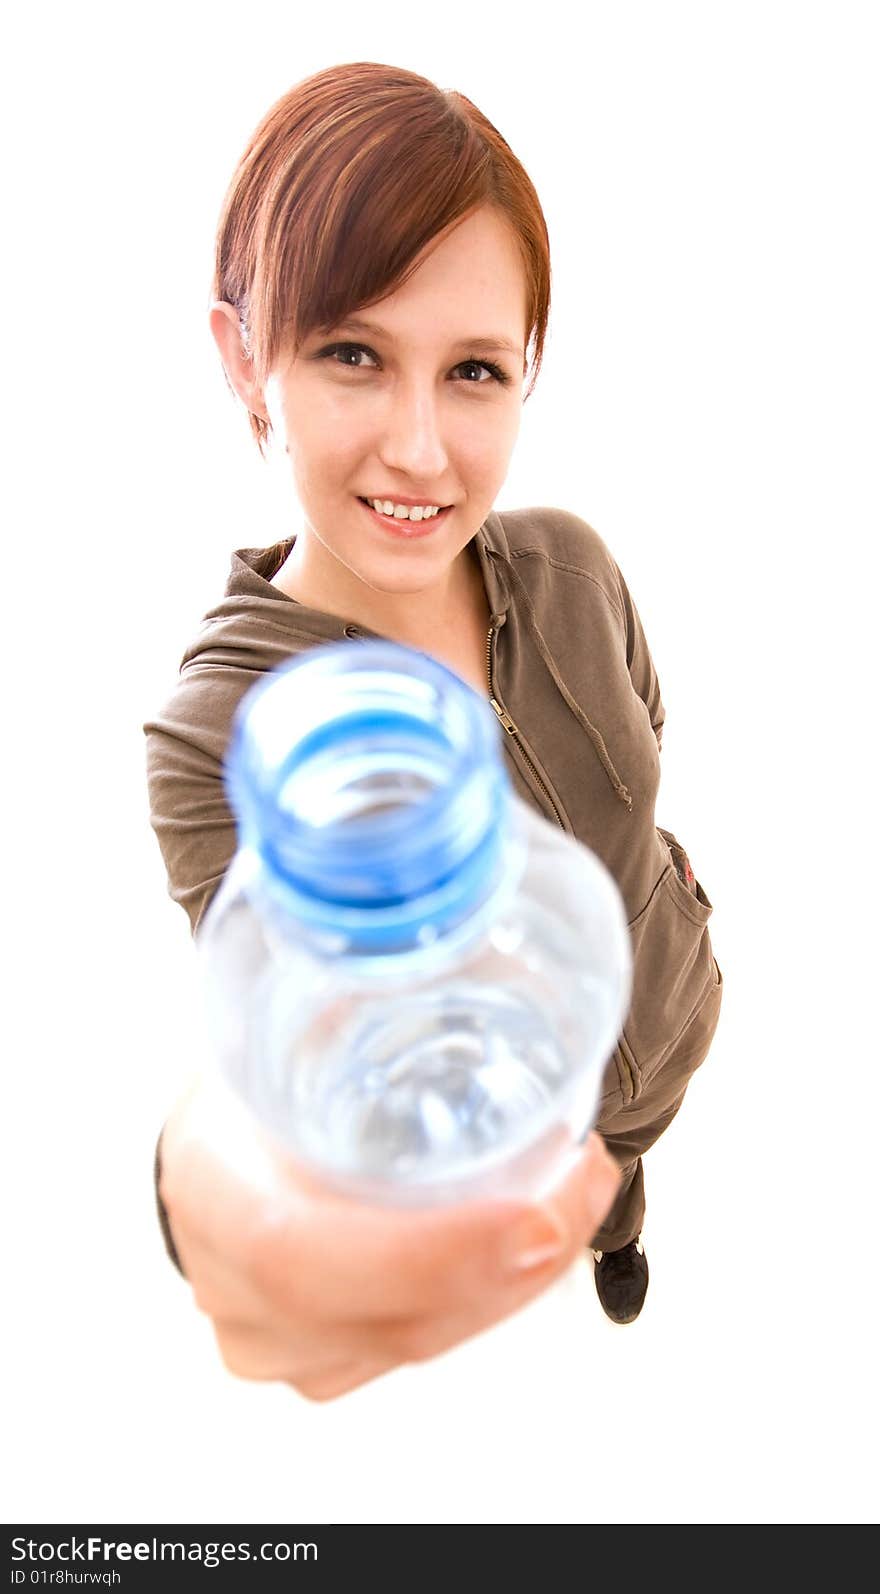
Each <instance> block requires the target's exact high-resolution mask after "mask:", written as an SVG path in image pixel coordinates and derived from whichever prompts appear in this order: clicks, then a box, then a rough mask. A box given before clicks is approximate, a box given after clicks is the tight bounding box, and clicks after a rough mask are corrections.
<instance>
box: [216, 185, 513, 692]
mask: <svg viewBox="0 0 880 1594" xmlns="http://www.w3.org/2000/svg"><path fill="white" fill-rule="evenodd" d="M527 301H528V288H527V284H526V280H525V276H524V271H523V254H522V249H521V248H520V247H519V246H518V244H517V241H516V238H515V235H514V233H513V231H512V228H511V225H510V222H509V220H508V219H507V218H506V217H505V216H504V215H502V213H501V212H500V211H499V210H498V209H497V208H496V207H495V206H494V205H492V204H489V203H483V204H480V205H479V206H478V207H477V208H476V209H472V210H471V211H469V212H468V213H466V214H465V215H463V216H461V217H455V218H454V219H453V220H452V221H451V222H450V223H448V224H447V225H446V227H445V228H444V230H443V232H442V233H441V234H440V235H438V236H437V237H435V238H433V239H432V240H431V242H430V244H429V245H427V246H424V247H422V248H421V249H420V251H419V254H418V255H417V257H416V260H415V269H413V270H411V271H409V272H408V273H406V274H405V277H404V281H403V283H402V285H400V286H398V287H396V288H395V289H394V290H393V291H391V292H389V293H386V294H385V296H384V297H383V298H382V300H381V305H382V314H381V320H380V319H379V318H378V317H375V318H372V319H370V320H367V319H365V318H363V317H360V316H353V315H351V314H346V315H345V316H343V317H342V318H341V319H340V321H339V322H338V323H337V325H336V326H335V327H333V328H331V329H330V330H331V331H332V333H333V334H334V336H333V337H332V338H331V339H330V341H329V342H328V341H327V335H326V334H327V329H326V328H325V327H324V326H321V327H319V328H316V329H314V330H313V331H311V332H308V331H304V334H303V338H302V342H301V344H300V346H299V350H298V351H297V349H296V348H295V347H292V346H290V345H289V344H287V345H284V346H283V347H282V348H281V349H280V350H279V352H278V355H277V358H276V359H275V361H274V363H273V364H272V366H271V368H270V369H269V371H268V372H267V375H266V378H265V381H264V382H263V383H262V385H260V383H259V381H258V378H257V375H256V361H255V360H252V359H251V358H250V357H249V356H248V355H247V353H246V352H245V351H246V343H247V339H246V338H245V337H244V336H243V335H242V332H241V328H240V324H239V319H238V314H237V312H236V311H234V310H233V309H232V308H231V306H229V305H228V304H225V303H221V302H219V301H218V302H217V303H216V304H215V305H214V306H213V308H212V310H211V316H210V320H211V329H212V331H213V333H214V337H215V338H216V341H217V345H218V348H219V350H220V354H221V357H222V359H223V364H224V368H225V370H226V373H227V377H228V380H229V383H230V385H231V386H232V387H233V388H234V390H235V391H236V392H237V394H238V395H239V396H240V398H241V399H242V400H243V402H244V403H245V404H246V405H247V407H248V410H249V412H250V414H251V417H252V419H254V418H255V417H262V418H264V419H265V421H266V424H267V427H268V430H269V432H270V433H271V434H272V435H273V436H274V437H277V438H278V439H283V441H284V448H285V451H286V453H287V454H288V456H289V459H290V466H291V471H292V476H293V485H294V489H295V493H296V497H297V499H298V501H299V504H300V505H301V508H302V511H303V521H304V523H303V525H302V528H301V530H300V531H299V533H298V535H297V537H296V539H295V541H294V543H293V545H292V546H291V548H290V550H289V552H288V553H287V557H286V559H285V561H284V563H283V565H282V566H280V567H279V569H278V570H277V571H276V572H275V574H274V576H273V578H272V580H273V582H274V584H275V585H276V586H277V587H279V588H280V590H281V591H282V592H284V593H286V594H287V596H288V597H289V598H292V599H294V600H295V601H296V602H298V603H302V604H309V605H311V606H312V607H314V608H319V609H322V610H324V611H325V612H326V613H329V614H336V615H339V616H340V617H345V616H347V615H350V614H357V615H358V616H359V617H360V618H361V619H362V620H363V621H364V622H365V623H366V624H367V625H368V626H370V627H371V628H372V629H374V630H376V631H380V632H382V633H383V634H384V635H387V636H390V637H392V638H393V639H395V640H396V641H399V642H405V643H413V644H417V645H421V646H426V647H429V648H430V649H431V650H432V651H433V652H434V653H435V654H436V655H437V656H438V657H440V658H442V659H443V660H444V661H445V662H447V663H449V664H450V665H451V666H452V667H453V668H457V669H459V671H460V672H461V673H462V674H464V675H465V678H466V679H472V678H473V676H474V673H475V667H476V666H475V657H474V653H473V647H474V637H475V635H476V634H478V635H479V642H478V644H477V646H478V649H479V652H480V654H481V653H482V639H483V637H484V636H485V632H486V630H487V622H488V618H489V616H488V611H487V609H486V601H485V595H484V591H483V586H482V582H481V581H479V579H478V575H479V572H478V569H477V566H476V564H475V561H474V554H473V550H471V551H470V552H468V549H469V547H470V545H471V543H472V539H473V537H474V535H475V533H476V531H477V530H478V528H479V527H480V526H481V525H482V523H483V522H484V520H485V518H486V516H487V514H488V513H489V511H490V510H491V507H492V504H493V502H494V500H495V498H496V497H497V494H498V491H499V489H500V487H501V485H502V483H503V481H504V478H505V476H506V474H507V470H508V466H509V462H510V456H511V453H512V450H513V447H514V444H515V442H516V438H517V435H518V431H519V424H520V418H521V414H522V405H523V397H522V393H521V384H520V383H519V382H518V381H517V380H516V379H517V377H518V376H519V375H520V374H521V373H522V371H523V369H524V367H525V364H526V361H525V344H526V342H527V333H528V326H527ZM479 327H483V328H485V329H486V330H485V332H483V333H479V332H477V331H475V330H471V331H469V330H468V329H476V328H479ZM359 329H363V330H366V331H368V332H369V334H370V336H371V339H372V342H371V343H369V344H367V343H355V342H344V341H342V340H341V338H340V337H339V336H338V334H340V333H342V332H343V331H345V330H349V331H351V330H359ZM490 353H491V354H493V355H494V356H495V358H494V359H492V358H490V357H489V355H490ZM261 441H262V440H261ZM377 505H378V506H379V507H378V508H377V507H376V506H377ZM412 509H414V510H415V513H414V514H410V513H409V511H410V510H412ZM425 510H427V511H428V516H427V518H426V517H425V515H424V511H425Z"/></svg>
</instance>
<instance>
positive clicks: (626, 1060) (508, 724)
mask: <svg viewBox="0 0 880 1594" xmlns="http://www.w3.org/2000/svg"><path fill="white" fill-rule="evenodd" d="M494 634H495V627H494V625H493V626H490V627H489V635H488V637H487V639H486V675H487V677H488V681H489V702H490V704H491V706H492V708H493V709H494V710H495V713H496V714H497V715H498V718H499V720H500V721H501V724H502V726H503V728H504V730H505V731H506V733H507V735H508V736H514V737H515V738H516V742H517V746H518V747H519V750H520V752H521V753H522V755H523V758H524V759H525V761H526V763H527V764H528V766H529V768H530V770H531V771H532V774H533V775H534V777H535V780H536V781H537V783H538V785H539V786H540V788H541V790H542V792H544V794H545V796H546V798H547V801H548V802H549V804H550V807H551V808H552V809H553V812H554V814H555V815H556V823H557V824H558V825H559V827H560V829H562V830H564V829H565V826H564V825H563V823H562V820H561V819H560V817H559V809H558V808H557V807H556V804H555V802H554V801H553V798H552V797H551V796H550V793H549V791H548V790H547V787H546V786H545V784H544V782H543V781H542V779H541V777H540V775H539V774H538V771H537V770H536V768H535V765H534V763H533V761H532V759H531V758H530V757H529V755H528V753H527V752H526V750H525V747H524V746H523V742H522V736H521V735H520V732H519V728H518V727H517V726H516V725H514V723H513V720H512V719H511V717H510V715H509V714H508V712H507V710H506V709H503V708H502V707H501V704H500V703H499V702H498V699H497V698H496V696H495V690H494V687H493V685H492V638H493V636H494ZM616 1052H617V1055H618V1057H619V1058H620V1059H621V1061H622V1063H623V1065H624V1068H625V1070H626V1074H627V1077H628V1079H629V1088H630V1093H629V1097H628V1101H632V1100H634V1098H635V1096H636V1095H637V1094H638V1086H637V1079H636V1071H635V1069H634V1067H633V1064H632V1062H631V1060H630V1057H629V1048H628V1047H626V1049H625V1048H624V1047H623V1046H621V1045H620V1044H619V1043H618V1046H617V1048H616ZM626 1105H627V1101H626V1100H625V1101H624V1106H626Z"/></svg>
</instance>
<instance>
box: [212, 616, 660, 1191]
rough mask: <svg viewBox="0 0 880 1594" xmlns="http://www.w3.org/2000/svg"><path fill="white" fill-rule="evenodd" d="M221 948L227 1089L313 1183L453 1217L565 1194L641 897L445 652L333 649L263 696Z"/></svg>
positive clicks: (265, 687) (238, 793) (217, 961)
mask: <svg viewBox="0 0 880 1594" xmlns="http://www.w3.org/2000/svg"><path fill="white" fill-rule="evenodd" d="M224 779H225V783H226V790H227V793H228V797H229V801H230V804H231V806H232V808H233V811H234V813H235V816H236V822H237V835H238V850H237V852H236V854H235V857H234V858H233V860H232V863H231V864H230V867H229V869H228V871H227V874H226V876H225V878H224V880H223V882H222V883H221V886H220V888H219V890H218V891H217V893H216V895H215V897H214V899H213V901H212V903H211V905H210V908H209V910H208V912H207V914H206V915H205V918H204V920H203V921H202V925H201V927H200V929H199V932H198V935H197V947H198V951H199V958H200V962H201V965H202V972H203V976H204V989H205V993H206V996H207V1015H208V1025H209V1035H210V1039H211V1041H212V1044H213V1048H214V1055H215V1057H216V1060H217V1062H218V1064H219V1067H220V1070H221V1072H222V1073H223V1075H224V1076H225V1078H226V1079H227V1081H228V1082H229V1083H230V1084H231V1085H232V1086H233V1088H234V1089H236V1090H237V1091H238V1092H239V1093H240V1094H241V1095H242V1096H243V1097H244V1099H245V1100H246V1101H247V1103H249V1105H250V1107H251V1109H252V1110H253V1112H254V1113H255V1115H256V1117H257V1118H258V1119H259V1120H260V1122H261V1123H262V1124H263V1125H264V1127H265V1128H267V1129H268V1130H270V1131H271V1132H272V1133H273V1134H274V1135H275V1136H276V1137H277V1138H278V1139H279V1141H280V1142H281V1143H282V1144H283V1145H284V1146H285V1147H286V1149H287V1150H288V1152H289V1153H290V1154H291V1155H292V1156H293V1157H294V1158H295V1159H297V1160H298V1161H299V1162H300V1163H301V1164H304V1165H305V1166H306V1168H307V1169H308V1170H309V1171H310V1172H311V1173H312V1174H316V1175H318V1176H319V1177H320V1178H322V1179H323V1180H324V1181H326V1182H329V1184H330V1185H331V1186H333V1187H334V1188H336V1189H337V1190H340V1191H342V1192H345V1193H347V1194H349V1195H351V1196H354V1197H356V1198H358V1199H360V1200H364V1201H372V1202H392V1203H405V1204H411V1205H427V1204H430V1203H433V1202H438V1201H439V1202H448V1201H456V1200H467V1199H478V1198H483V1197H486V1196H499V1197H505V1196H506V1197H508V1198H511V1199H529V1198H530V1197H534V1196H537V1195H538V1194H539V1193H540V1192H541V1191H543V1190H544V1189H546V1188H549V1187H550V1186H551V1185H552V1184H553V1183H554V1182H555V1175H556V1174H557V1173H558V1172H559V1169H560V1166H561V1164H562V1163H563V1162H564V1161H565V1160H566V1159H567V1157H568V1155H570V1153H571V1151H572V1149H573V1146H574V1145H575V1143H576V1142H578V1141H580V1140H582V1139H584V1138H585V1137H586V1134H587V1132H588V1130H589V1128H590V1125H591V1123H592V1121H593V1118H594V1116H595V1111H596V1104H597V1099H598V1093H599V1084H600V1080H601V1077H602V1073H603V1070H604V1065H605V1063H606V1062H607V1060H608V1058H609V1057H610V1055H611V1052H612V1051H613V1049H614V1046H615V1045H616V1042H617V1039H618V1037H619V1034H620V1030H621V1027H622V1024H623V1021H624V1019H625V1017H626V1012H627V1009H628V1006H629V1001H630V994H631V974H632V971H631V952H630V940H629V930H628V927H627V923H626V918H625V911H624V906H623V902H622V899H621V897H620V893H619V891H618V888H617V886H616V884H615V882H614V880H613V878H612V876H611V875H610V874H609V872H608V870H607V869H606V868H605V866H604V864H602V863H601V861H600V860H599V859H598V858H597V857H596V856H595V854H594V853H592V852H591V851H590V850H589V849H587V848H586V847H584V846H583V845H581V843H579V842H577V841H575V840H574V839H573V838H572V837H571V836H570V835H568V834H567V833H566V832H564V831H562V830H561V829H559V828H558V827H557V826H555V825H553V824H551V823H550V821H549V820H546V819H544V818H542V817H541V816H540V815H539V814H538V813H537V812H534V811H533V810H532V809H531V808H530V807H528V805H527V804H526V803H524V802H523V801H522V800H521V799H520V798H519V797H518V796H517V795H516V794H515V793H514V791H513V790H512V787H511V785H510V781H509V777H508V775H507V773H506V770H505V768H504V763H503V758H502V752H501V731H500V728H499V725H498V721H497V719H496V718H495V715H494V713H493V712H492V710H491V708H490V707H489V705H488V703H486V702H485V701H484V700H483V699H482V698H481V697H479V696H478V694H477V693H476V692H474V691H473V690H472V688H471V687H469V686H467V685H466V684H465V683H464V682H463V681H461V680H460V679H459V677H458V676H456V675H454V674H453V673H452V671H451V670H448V669H447V668H446V667H445V666H444V665H442V664H440V663H438V662H437V661H435V660H434V659H433V658H431V657H430V656H429V655H427V654H424V653H421V652H418V651H416V650H414V649H410V648H407V647H402V646H400V645H398V644H397V643H390V642H388V643H386V642H384V641H380V640H376V641H373V640H368V641H366V642H360V643H357V644H356V645H353V644H352V643H350V642H343V643H331V644H324V645H321V646H319V647H315V648H312V649H309V650H308V651H307V652H306V653H304V654H301V655H299V656H298V657H297V658H296V659H295V660H293V661H292V662H291V663H290V664H286V665H283V666H282V667H280V668H279V669H277V670H274V671H272V672H271V673H270V674H269V675H268V676H267V677H266V678H265V679H264V680H263V681H261V682H260V683H258V684H257V685H256V686H255V687H253V688H252V689H251V690H250V692H249V693H248V694H247V696H246V697H245V698H244V699H243V700H242V702H241V704H240V706H239V709H238V712H237V715H236V718H235V722H234V725H233V731H232V736H231V739H230V745H229V750H228V753H227V757H226V761H225V766H224Z"/></svg>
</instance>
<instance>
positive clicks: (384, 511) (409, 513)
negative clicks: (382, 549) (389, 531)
mask: <svg viewBox="0 0 880 1594" xmlns="http://www.w3.org/2000/svg"><path fill="white" fill-rule="evenodd" d="M367 503H368V504H371V505H372V507H373V508H374V509H375V510H376V511H377V512H378V513H379V514H380V515H393V516H394V518H395V520H431V519H432V518H433V516H434V515H439V513H440V506H439V505H438V504H428V506H427V507H426V508H423V507H422V506H421V505H420V504H417V505H416V506H415V508H413V509H408V508H407V506H406V504H395V503H392V501H391V499H390V498H368V499H367Z"/></svg>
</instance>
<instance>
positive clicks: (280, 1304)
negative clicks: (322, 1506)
mask: <svg viewBox="0 0 880 1594" xmlns="http://www.w3.org/2000/svg"><path fill="white" fill-rule="evenodd" d="M161 1160H162V1172H161V1179H160V1184H159V1191H160V1195H161V1197H162V1200H163V1202H164V1204H165V1207H166V1210H167V1212H168V1217H169V1221H170V1224H171V1228H172V1233H173V1237H174V1242H175V1245H176V1247H177V1252H178V1255H179V1257H180V1260H181V1263H182V1266H183V1268H184V1269H185V1271H186V1274H187V1277H188V1279H189V1281H190V1283H191V1285H192V1288H193V1294H194V1297H195V1302H196V1305H197V1306H198V1307H199V1309H200V1310H201V1311H203V1312H205V1313H206V1314H207V1315H208V1316H209V1317H210V1318H211V1320H212V1324H213V1328H214V1332H215V1334H216V1336H217V1342H218V1344H219V1347H220V1352H221V1355H222V1357H223V1360H224V1362H225V1364H226V1366H227V1367H228V1369H229V1371H230V1372H232V1373H235V1374H236V1375H238V1376H239V1377H241V1378H254V1379H273V1380H279V1381H282V1382H284V1383H288V1384H291V1385H292V1386H293V1387H294V1388H295V1389H297V1390H299V1392H300V1393H301V1394H303V1395H306V1396H308V1398H309V1399H311V1400H332V1399H333V1398H334V1397H335V1396H337V1395H342V1394H344V1393H345V1392H346V1391H347V1390H349V1389H355V1388H357V1386H358V1385H359V1384H364V1383H367V1382H368V1381H369V1380H370V1379H371V1378H377V1377H379V1376H380V1375H381V1374H382V1373H386V1372H389V1371H390V1370H391V1369H392V1368H393V1367H397V1366H399V1365H400V1364H401V1363H403V1362H412V1361H425V1360H427V1359H429V1358H430V1357H432V1356H436V1355H438V1354H439V1353H440V1352H441V1351H445V1350H448V1349H450V1348H451V1347H452V1346H453V1345H457V1344H458V1343H459V1342H460V1341H462V1340H465V1339H468V1338H469V1337H470V1336H471V1335H473V1334H477V1333H479V1332H480V1331H481V1330H482V1329H485V1328H488V1327H489V1326H490V1325H491V1324H492V1323H496V1322H498V1321H500V1319H502V1318H504V1317H508V1316H509V1315H510V1313H511V1312H515V1311H516V1310H517V1309H518V1308H519V1307H521V1306H524V1305H525V1303H526V1302H527V1301H530V1300H531V1299H532V1298H533V1297H534V1296H536V1295H538V1294H540V1293H541V1291H542V1290H545V1289H546V1288H547V1286H548V1285H549V1284H551V1283H552V1282H553V1281H554V1279H557V1278H559V1276H560V1275H561V1274H562V1273H564V1272H565V1270H566V1269H567V1268H568V1267H569V1266H570V1264H571V1263H572V1262H573V1261H574V1259H575V1258H576V1257H577V1256H578V1255H579V1254H580V1253H581V1252H582V1250H583V1247H584V1246H585V1245H588V1244H589V1242H590V1239H591V1237H592V1236H593V1234H595V1232H596V1230H597V1229H599V1228H600V1227H601V1224H602V1221H603V1219H604V1218H605V1216H606V1214H607V1212H608V1211H609V1209H610V1207H611V1204H612V1202H613V1200H614V1197H615V1195H616V1193H617V1187H618V1183H619V1174H618V1171H617V1168H616V1165H615V1164H614V1162H613V1161H612V1159H611V1157H610V1156H609V1154H608V1152H607V1151H606V1149H605V1146H604V1144H603V1142H602V1140H601V1139H600V1137H599V1136H598V1135H597V1134H595V1133H593V1134H591V1135H590V1136H589V1139H588V1140H587V1142H586V1143H585V1145H584V1146H583V1148H581V1151H580V1154H579V1155H578V1157H577V1160H576V1161H575V1162H574V1163H573V1165H572V1166H571V1167H570V1168H569V1170H568V1171H567V1172H566V1174H565V1176H564V1177H563V1178H561V1180H560V1182H559V1184H558V1185H557V1186H556V1188H555V1189H554V1190H553V1191H552V1193H551V1195H550V1196H548V1197H547V1198H546V1199H545V1200H544V1201H543V1202H542V1203H541V1204H540V1205H534V1204H532V1205H530V1204H528V1203H525V1202H513V1201H507V1200H505V1201H503V1202H501V1201H481V1202H471V1203H468V1204H467V1205H457V1206H452V1207H442V1208H434V1207H432V1208H427V1209H425V1208H420V1209H419V1210H418V1211H413V1210H412V1209H406V1210H402V1209H400V1208H396V1207H395V1208H386V1207H381V1208H380V1207H373V1206H367V1205H363V1204H360V1203H358V1202H355V1201H352V1200H348V1199H346V1198H345V1197H343V1196H339V1195H336V1194H334V1193H332V1192H329V1191H328V1190H327V1189H326V1188H325V1187H323V1186H321V1185H319V1184H318V1183H317V1181H314V1180H312V1179H311V1177H310V1176H309V1175H308V1174H307V1173H305V1172H304V1171H303V1170H302V1169H300V1167H299V1166H298V1165H295V1164H294V1163H292V1162H291V1161H290V1159H289V1158H288V1157H287V1156H286V1154H285V1153H284V1151H283V1150H279V1148H278V1147H277V1146H276V1145H275V1143H274V1142H273V1141H271V1140H270V1138H269V1136H268V1135H267V1134H266V1133H265V1132H264V1131H263V1130H262V1129H261V1128H260V1127H259V1125H258V1124H257V1123H256V1121H255V1119H254V1118H253V1117H252V1115H251V1114H250V1113H249V1112H248V1110H247V1108H246V1107H245V1106H244V1105H243V1104H242V1103H240V1102H239V1101H238V1099H237V1098H236V1097H235V1096H233V1094H232V1093H231V1092H230V1091H229V1090H227V1088H226V1087H225V1086H224V1085H223V1084H221V1083H220V1082H219V1081H216V1080H214V1079H213V1078H212V1079H211V1080H208V1079H203V1080H196V1082H195V1083H194V1085H193V1086H192V1087H191V1088H190V1089H189V1090H188V1091H187V1092H186V1094H185V1095H184V1096H183V1097H182V1098H181V1100H180V1101H179V1102H178V1103H177V1105H176V1107H175V1108H174V1110H173V1112H172V1113H171V1116H170V1117H169V1119H168V1121H167V1123H166V1124H165V1127H164V1130H163V1132H162V1145H161Z"/></svg>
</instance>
